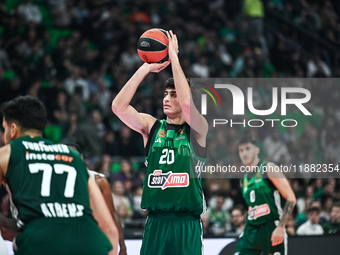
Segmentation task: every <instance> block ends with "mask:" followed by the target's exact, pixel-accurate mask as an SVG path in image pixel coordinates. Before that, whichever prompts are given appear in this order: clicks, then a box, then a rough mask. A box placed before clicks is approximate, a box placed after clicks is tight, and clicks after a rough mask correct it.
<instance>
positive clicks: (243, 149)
mask: <svg viewBox="0 0 340 255" xmlns="http://www.w3.org/2000/svg"><path fill="white" fill-rule="evenodd" d="M258 154H259V148H258V147H257V146H255V145H254V144H252V143H246V144H241V145H239V146H238V155H239V156H240V159H241V161H242V164H243V165H246V166H249V165H251V164H252V163H253V162H254V161H255V159H256V158H257V155H258Z"/></svg>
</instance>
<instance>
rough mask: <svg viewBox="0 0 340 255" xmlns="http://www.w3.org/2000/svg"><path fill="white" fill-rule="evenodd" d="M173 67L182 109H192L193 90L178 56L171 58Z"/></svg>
mask: <svg viewBox="0 0 340 255" xmlns="http://www.w3.org/2000/svg"><path fill="white" fill-rule="evenodd" d="M171 68H172V74H173V77H174V82H175V88H176V94H177V97H178V102H179V103H180V105H181V107H182V110H185V108H186V107H187V108H189V111H190V100H191V92H190V87H189V86H188V81H187V78H186V76H185V74H184V72H183V69H182V67H181V64H180V62H179V59H178V56H177V55H176V57H173V58H172V59H171Z"/></svg>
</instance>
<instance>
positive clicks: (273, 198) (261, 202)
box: [242, 161, 283, 225]
mask: <svg viewBox="0 0 340 255" xmlns="http://www.w3.org/2000/svg"><path fill="white" fill-rule="evenodd" d="M266 163H267V162H266V161H263V162H262V163H261V164H260V165H259V170H258V171H257V172H254V173H250V174H252V175H253V176H252V177H248V173H247V174H246V175H245V176H244V178H243V185H242V194H243V197H244V199H245V201H246V203H247V205H248V207H249V209H248V217H247V224H251V225H260V224H263V223H268V222H270V221H276V220H279V219H280V216H281V213H282V206H281V205H282V204H283V199H282V198H281V195H280V193H279V191H278V190H277V189H276V188H275V186H274V185H273V184H272V183H271V181H270V180H269V179H266V178H264V176H263V175H264V174H263V169H262V168H263V166H264V165H266Z"/></svg>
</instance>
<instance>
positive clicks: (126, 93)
mask: <svg viewBox="0 0 340 255" xmlns="http://www.w3.org/2000/svg"><path fill="white" fill-rule="evenodd" d="M149 72H150V70H149V67H148V65H147V64H143V65H142V66H141V67H140V68H139V69H138V70H137V71H136V72H135V74H134V75H133V76H132V77H131V78H130V80H129V81H128V82H127V83H126V84H125V85H124V87H123V88H122V89H121V90H120V92H119V93H118V94H117V96H116V97H115V98H114V99H113V101H112V111H113V112H114V113H117V112H121V111H123V110H124V109H125V108H126V107H128V106H129V104H130V102H131V100H132V98H133V96H134V94H135V93H136V90H137V88H138V86H139V85H140V83H141V82H142V81H143V80H144V78H145V76H147V75H148V73H149Z"/></svg>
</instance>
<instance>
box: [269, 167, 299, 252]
mask: <svg viewBox="0 0 340 255" xmlns="http://www.w3.org/2000/svg"><path fill="white" fill-rule="evenodd" d="M267 167H277V166H276V165H275V164H274V163H272V162H268V163H267ZM268 178H269V179H270V181H271V182H272V183H273V184H274V186H275V187H276V188H277V190H278V191H279V192H280V194H281V196H282V197H283V198H284V199H285V200H286V204H285V206H284V209H283V212H282V215H281V219H280V222H279V225H278V226H277V227H276V228H275V230H274V231H273V233H272V237H271V242H272V245H273V246H275V245H279V244H280V243H282V242H283V239H284V234H285V232H284V230H285V227H286V223H287V220H288V216H289V215H290V214H291V213H292V211H293V209H294V206H295V204H296V197H295V194H294V191H293V190H292V188H291V186H290V184H289V182H288V180H287V178H286V177H285V175H284V174H283V173H282V172H280V171H278V172H271V171H268Z"/></svg>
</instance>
